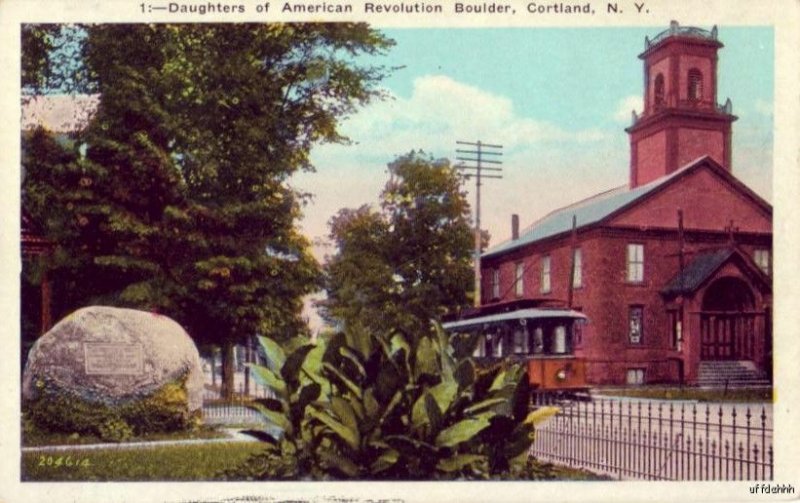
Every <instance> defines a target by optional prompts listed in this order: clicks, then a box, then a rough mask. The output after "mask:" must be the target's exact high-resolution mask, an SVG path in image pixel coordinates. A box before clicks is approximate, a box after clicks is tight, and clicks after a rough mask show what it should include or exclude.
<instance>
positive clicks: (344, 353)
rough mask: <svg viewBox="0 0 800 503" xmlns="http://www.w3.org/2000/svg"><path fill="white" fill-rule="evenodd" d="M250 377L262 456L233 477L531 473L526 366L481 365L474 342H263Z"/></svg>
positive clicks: (441, 336)
mask: <svg viewBox="0 0 800 503" xmlns="http://www.w3.org/2000/svg"><path fill="white" fill-rule="evenodd" d="M259 340H260V343H261V349H262V350H263V353H264V356H265V358H264V361H265V364H264V365H252V369H253V373H254V375H255V376H256V378H257V379H259V380H260V381H261V382H262V383H263V384H264V385H265V386H267V387H268V388H269V389H271V390H272V392H273V396H274V397H273V398H268V399H264V400H259V401H257V402H256V403H254V404H253V407H254V408H255V409H257V410H258V411H260V412H261V413H262V414H263V416H264V419H265V420H266V423H267V424H268V426H267V427H265V429H264V430H263V431H259V432H254V434H255V435H256V436H258V437H259V438H260V439H262V440H263V441H264V442H265V445H266V446H267V449H266V451H265V453H264V454H261V455H259V456H258V457H256V458H253V459H251V460H250V461H249V462H248V464H247V466H244V467H240V468H239V469H238V470H236V476H238V477H240V476H241V475H242V472H245V473H244V474H245V475H246V476H249V477H252V478H263V479H295V480H297V479H301V480H302V479H311V480H319V479H323V480H326V479H327V480H330V479H334V480H335V479H395V480H396V479H409V480H420V479H488V478H527V477H526V475H525V474H526V473H529V471H530V470H529V468H530V467H529V463H530V459H529V454H528V452H529V448H530V446H531V443H532V442H533V439H534V426H535V423H536V422H538V421H540V420H542V419H544V418H546V417H547V416H548V414H552V412H553V411H552V410H544V411H542V410H539V411H536V412H533V413H530V412H529V391H530V390H529V388H528V384H527V383H528V381H527V375H526V373H525V371H524V368H523V367H522V366H520V365H519V364H515V363H504V364H501V365H497V366H495V367H493V368H489V369H481V368H478V367H476V365H475V363H474V362H473V360H472V358H471V357H470V354H469V350H468V348H469V347H470V346H471V344H469V343H468V341H464V340H459V341H451V340H450V338H449V336H448V335H447V334H445V333H444V331H443V330H441V328H439V327H434V330H432V331H431V332H430V335H427V334H426V335H422V336H418V337H415V336H413V335H409V334H403V333H397V332H395V333H389V334H375V333H366V332H365V331H359V330H357V329H351V330H348V331H346V332H345V333H339V334H336V335H333V336H331V337H329V338H321V339H319V340H317V341H314V342H312V341H310V340H308V339H305V338H296V339H293V340H291V341H289V342H287V343H284V344H280V343H278V342H276V341H274V340H272V339H269V338H266V337H261V338H260V339H259Z"/></svg>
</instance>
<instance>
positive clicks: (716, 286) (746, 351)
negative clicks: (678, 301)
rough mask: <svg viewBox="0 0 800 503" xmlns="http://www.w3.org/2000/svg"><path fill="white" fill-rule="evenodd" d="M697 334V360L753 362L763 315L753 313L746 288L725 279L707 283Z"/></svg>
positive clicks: (737, 281)
mask: <svg viewBox="0 0 800 503" xmlns="http://www.w3.org/2000/svg"><path fill="white" fill-rule="evenodd" d="M700 332H701V345H700V358H701V359H703V360H754V359H755V358H756V352H757V348H758V343H759V341H758V340H757V337H761V336H763V334H764V312H763V311H760V312H759V311H756V305H755V296H754V295H753V291H752V289H751V288H750V285H748V284H747V283H746V282H745V281H743V280H742V279H740V278H735V277H729V276H728V277H722V278H719V279H717V280H715V281H714V282H713V283H711V284H710V285H709V286H708V288H706V291H705V293H704V294H703V302H702V311H701V312H700Z"/></svg>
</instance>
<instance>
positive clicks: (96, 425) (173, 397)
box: [23, 381, 199, 442]
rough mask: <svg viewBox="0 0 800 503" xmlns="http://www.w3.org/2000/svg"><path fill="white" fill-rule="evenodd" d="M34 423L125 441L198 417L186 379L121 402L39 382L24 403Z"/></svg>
mask: <svg viewBox="0 0 800 503" xmlns="http://www.w3.org/2000/svg"><path fill="white" fill-rule="evenodd" d="M23 411H24V413H25V415H26V418H27V419H28V420H30V422H31V424H32V426H35V427H36V428H38V429H41V430H44V431H46V432H60V433H67V434H71V433H77V434H79V435H86V434H88V435H97V436H99V437H100V438H101V439H103V440H108V441H114V442H119V441H125V440H128V439H130V438H131V437H132V436H133V435H142V434H147V433H153V432H170V431H181V430H188V429H192V428H195V427H196V426H197V425H198V424H199V422H198V420H199V418H198V417H196V413H195V414H190V413H189V410H188V407H187V400H186V387H185V384H184V382H183V381H178V382H174V383H168V384H165V385H164V386H162V387H161V388H159V389H158V390H156V391H155V392H153V393H151V394H149V395H147V396H144V397H141V398H139V399H136V400H133V401H131V402H129V403H126V404H122V405H113V404H105V403H99V402H96V401H88V400H85V399H83V398H81V397H79V396H77V395H74V394H70V393H66V392H63V391H58V390H55V389H54V388H53V386H52V385H48V383H46V382H40V386H39V392H38V395H37V397H36V398H35V399H33V400H30V401H28V402H26V403H24V404H23Z"/></svg>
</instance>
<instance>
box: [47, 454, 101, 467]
mask: <svg viewBox="0 0 800 503" xmlns="http://www.w3.org/2000/svg"><path fill="white" fill-rule="evenodd" d="M38 465H39V466H54V467H62V466H64V467H70V468H77V467H81V468H85V467H88V466H91V465H92V464H91V463H90V462H89V458H77V459H74V458H73V457H72V456H69V455H67V456H45V455H41V454H40V455H39V463H38Z"/></svg>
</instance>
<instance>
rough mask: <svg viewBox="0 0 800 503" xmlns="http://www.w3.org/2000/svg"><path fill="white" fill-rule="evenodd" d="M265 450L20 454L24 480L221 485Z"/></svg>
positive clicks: (559, 472) (559, 474)
mask: <svg viewBox="0 0 800 503" xmlns="http://www.w3.org/2000/svg"><path fill="white" fill-rule="evenodd" d="M262 448H263V446H262V444H261V443H259V442H225V443H213V444H204V445H175V446H159V447H141V448H124V449H114V448H108V449H82V450H79V449H74V450H68V451H58V452H55V451H51V452H29V453H23V454H22V480H23V481H28V482H30V481H76V482H77V481H98V482H102V481H205V480H224V479H223V477H222V476H221V475H220V473H221V472H222V470H225V469H228V468H233V467H235V466H237V465H239V464H240V463H242V462H244V461H245V460H246V459H247V458H248V457H250V456H251V455H253V454H256V453H257V452H259V451H260V450H261V449H262ZM542 468H543V471H542V474H541V475H544V476H542V477H541V478H538V477H533V478H535V479H536V480H582V481H591V480H609V479H608V478H607V477H603V476H600V475H596V474H594V473H591V472H588V471H585V470H577V469H573V468H567V467H561V466H554V465H550V464H543V465H542ZM545 474H546V475H545Z"/></svg>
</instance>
